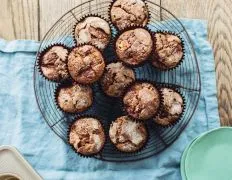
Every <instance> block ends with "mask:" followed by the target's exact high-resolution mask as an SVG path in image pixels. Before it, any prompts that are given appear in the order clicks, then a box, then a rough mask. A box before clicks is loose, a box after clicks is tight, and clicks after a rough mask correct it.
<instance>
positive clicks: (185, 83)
mask: <svg viewBox="0 0 232 180" xmlns="http://www.w3.org/2000/svg"><path fill="white" fill-rule="evenodd" d="M110 3H111V1H109V0H106V1H101V2H99V3H96V1H93V0H92V1H91V0H90V1H87V2H85V3H83V4H81V5H79V6H76V7H75V8H73V9H71V10H70V11H68V12H67V13H66V14H64V15H63V16H62V17H61V18H60V19H59V20H58V21H57V22H56V23H55V24H54V25H53V26H52V27H51V29H50V30H49V31H48V32H47V34H46V35H45V37H44V39H43V40H42V42H41V45H40V48H39V51H38V52H41V51H42V50H43V49H44V48H46V47H47V46H49V45H50V44H52V43H59V42H61V43H63V44H65V45H67V46H69V47H72V46H74V41H73V39H72V28H73V26H74V25H75V23H76V22H77V21H78V19H80V18H81V17H82V16H84V15H86V14H90V13H91V14H94V13H95V14H98V15H101V16H103V17H105V18H106V19H108V20H109V16H108V8H109V5H110ZM146 3H147V5H148V8H149V11H150V22H149V25H148V27H149V28H150V29H151V30H152V31H160V30H162V31H171V32H175V33H176V34H178V35H179V36H180V37H181V38H182V40H183V41H184V47H185V58H184V60H183V62H182V63H181V65H180V66H178V67H177V68H176V69H174V70H170V71H167V72H162V71H159V70H157V69H155V68H154V67H152V66H151V65H150V64H148V63H147V64H145V65H144V66H142V67H139V68H135V72H136V77H137V78H138V79H148V80H150V81H154V82H156V83H167V84H171V85H173V86H175V87H176V88H178V90H179V91H180V92H181V93H182V94H183V96H184V98H185V103H186V108H185V112H184V114H183V116H182V118H181V120H180V121H179V122H178V123H177V124H176V125H175V126H173V127H169V128H160V127H158V126H156V125H155V124H154V123H153V122H152V121H148V122H147V126H148V130H149V134H150V139H149V141H148V143H147V145H146V147H145V148H144V149H143V150H142V151H140V152H138V153H134V154H127V153H125V154H124V153H120V152H118V151H117V150H115V148H114V146H113V145H112V144H111V143H110V141H109V139H107V141H106V144H105V147H104V150H103V151H102V153H101V154H100V155H96V156H95V157H96V158H98V159H101V160H106V161H117V162H124V161H135V160H139V159H144V158H147V157H150V156H152V155H155V154H157V153H159V152H161V151H163V150H164V149H166V148H167V147H169V146H170V145H171V144H172V143H173V142H174V141H175V140H176V139H177V138H178V136H179V135H180V134H181V132H182V131H183V130H184V128H185V127H186V126H187V124H188V123H189V121H190V119H191V118H192V116H193V114H194V112H195V110H196V107H197V104H198V101H199V97H200V91H201V81H200V72H199V67H198V62H197V59H196V55H195V52H194V49H193V44H192V42H191V40H190V38H189V35H188V33H187V32H186V29H185V28H184V26H183V25H182V24H181V22H180V20H178V19H177V18H176V17H175V16H174V15H173V14H172V13H171V12H169V11H168V10H166V9H164V8H163V7H160V6H159V5H157V4H155V3H153V2H152V1H149V0H148V1H146ZM109 48H111V47H109ZM109 52H110V51H109V49H107V50H106V51H105V52H104V55H105V57H106V59H107V61H111V60H113V59H114V58H115V56H114V53H109ZM56 87H57V84H56V83H53V82H50V81H47V80H45V79H44V78H43V77H42V76H41V75H40V73H39V70H38V67H37V63H35V67H34V90H35V95H36V100H37V104H38V107H39V109H40V111H41V113H42V115H43V117H44V119H45V121H46V122H47V124H48V125H49V127H50V128H51V129H52V130H53V131H54V132H55V133H56V134H57V135H58V136H59V137H60V138H62V139H63V140H64V141H65V142H67V130H68V126H69V124H70V123H71V121H72V120H73V116H71V115H68V114H66V113H63V112H61V111H60V110H59V109H57V107H56V105H55V102H54V90H55V88H56ZM93 90H94V93H95V102H94V105H93V106H92V108H90V109H89V110H88V111H87V112H86V113H87V114H92V115H97V116H98V117H100V118H101V120H102V122H103V124H104V125H105V127H106V129H107V131H106V134H107V135H108V130H109V125H110V123H111V122H112V120H115V119H116V118H117V117H118V116H120V115H121V114H122V110H121V109H120V108H118V107H119V103H120V102H119V101H117V100H115V99H112V98H107V97H106V96H105V95H104V94H103V93H102V92H101V90H100V87H99V84H98V83H95V84H94V85H93Z"/></svg>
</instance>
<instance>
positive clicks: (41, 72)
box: [36, 43, 70, 83]
mask: <svg viewBox="0 0 232 180" xmlns="http://www.w3.org/2000/svg"><path fill="white" fill-rule="evenodd" d="M54 46H61V47H63V48H65V49H67V50H68V54H67V57H66V67H67V61H68V59H67V58H68V55H69V52H70V47H67V46H66V45H64V44H63V43H53V44H51V45H49V46H47V47H45V48H44V49H43V50H42V51H41V52H38V55H37V57H36V66H37V68H38V70H39V73H40V75H41V76H42V77H43V78H44V79H46V80H48V81H51V82H55V83H60V82H63V81H66V80H69V79H70V75H69V77H68V78H67V79H60V80H53V79H49V78H47V77H46V76H45V75H44V74H43V71H42V69H41V64H42V59H41V58H42V57H43V56H44V54H45V53H46V52H48V51H49V50H50V49H51V48H52V47H54ZM67 71H68V67H67Z"/></svg>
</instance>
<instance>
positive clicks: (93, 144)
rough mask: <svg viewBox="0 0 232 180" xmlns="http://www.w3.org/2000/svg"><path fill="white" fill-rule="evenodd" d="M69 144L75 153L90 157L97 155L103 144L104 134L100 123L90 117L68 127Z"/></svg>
mask: <svg viewBox="0 0 232 180" xmlns="http://www.w3.org/2000/svg"><path fill="white" fill-rule="evenodd" d="M68 137H69V139H68V141H69V143H70V144H71V145H72V147H73V148H74V149H75V150H76V152H78V153H80V154H82V155H85V156H90V155H94V154H97V153H99V152H100V151H101V150H102V148H103V147H104V144H105V133H104V129H103V127H102V125H101V123H100V122H99V121H98V120H97V119H95V118H92V117H83V118H79V119H77V120H76V121H75V122H74V123H73V124H72V125H71V127H70V131H69V136H68Z"/></svg>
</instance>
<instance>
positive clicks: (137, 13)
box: [110, 0, 149, 30]
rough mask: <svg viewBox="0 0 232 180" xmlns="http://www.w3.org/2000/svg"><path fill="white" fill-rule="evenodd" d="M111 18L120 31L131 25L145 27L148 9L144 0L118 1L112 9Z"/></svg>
mask: <svg viewBox="0 0 232 180" xmlns="http://www.w3.org/2000/svg"><path fill="white" fill-rule="evenodd" d="M110 18H111V21H112V23H113V24H114V25H116V27H117V28H118V29H119V30H122V29H124V28H126V27H129V26H131V25H141V26H145V25H146V24H147V22H148V18H149V14H148V8H147V6H146V4H145V2H144V1H142V0H116V1H115V2H114V3H113V5H112V7H111V9H110Z"/></svg>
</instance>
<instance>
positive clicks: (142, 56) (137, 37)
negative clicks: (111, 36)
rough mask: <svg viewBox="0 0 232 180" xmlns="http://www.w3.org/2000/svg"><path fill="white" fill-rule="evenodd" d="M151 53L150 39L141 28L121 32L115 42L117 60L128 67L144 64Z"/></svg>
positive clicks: (146, 32) (147, 33) (148, 34)
mask: <svg viewBox="0 0 232 180" xmlns="http://www.w3.org/2000/svg"><path fill="white" fill-rule="evenodd" d="M151 51H152V38H151V35H150V33H149V32H148V31H147V30H145V29H143V28H135V29H133V30H128V31H125V32H123V33H122V34H121V35H120V36H119V37H118V39H117V41H116V53H117V55H118V57H119V59H120V60H121V61H123V62H125V63H126V64H129V65H138V64H140V63H142V62H144V61H145V60H146V59H147V57H148V56H149V55H150V53H151Z"/></svg>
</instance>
